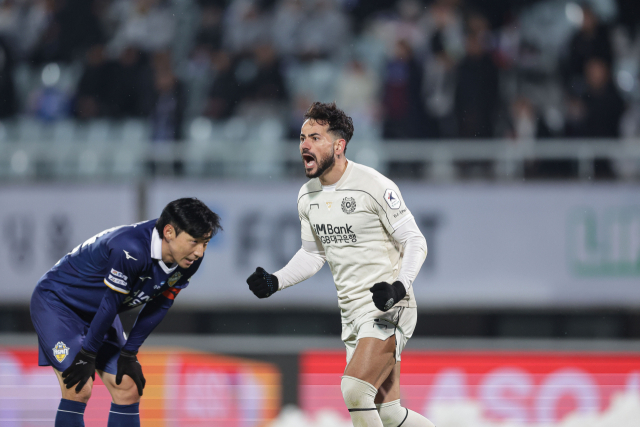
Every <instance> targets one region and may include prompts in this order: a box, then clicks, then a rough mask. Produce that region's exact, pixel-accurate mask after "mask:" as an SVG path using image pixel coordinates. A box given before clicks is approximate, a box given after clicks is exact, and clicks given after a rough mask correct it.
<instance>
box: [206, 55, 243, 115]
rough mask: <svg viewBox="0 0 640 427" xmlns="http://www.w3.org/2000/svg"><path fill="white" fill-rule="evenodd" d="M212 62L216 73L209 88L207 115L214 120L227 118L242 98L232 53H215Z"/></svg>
mask: <svg viewBox="0 0 640 427" xmlns="http://www.w3.org/2000/svg"><path fill="white" fill-rule="evenodd" d="M212 62H213V69H214V72H215V75H214V78H213V83H212V85H211V89H210V90H209V99H208V101H207V106H206V108H205V115H206V116H208V117H210V118H212V119H214V120H216V119H218V120H219V119H226V118H229V117H231V115H232V114H233V113H234V112H235V110H236V108H237V106H238V102H239V100H240V99H239V95H238V92H239V89H238V81H237V80H236V77H235V72H234V66H233V65H234V64H233V60H232V59H231V55H229V54H228V53H227V52H225V51H224V50H220V51H218V52H216V53H214V55H213V60H212Z"/></svg>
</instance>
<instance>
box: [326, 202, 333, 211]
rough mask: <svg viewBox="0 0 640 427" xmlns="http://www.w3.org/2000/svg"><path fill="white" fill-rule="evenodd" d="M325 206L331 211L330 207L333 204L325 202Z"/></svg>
mask: <svg viewBox="0 0 640 427" xmlns="http://www.w3.org/2000/svg"><path fill="white" fill-rule="evenodd" d="M325 203H326V204H327V209H329V210H331V206H332V205H333V202H325Z"/></svg>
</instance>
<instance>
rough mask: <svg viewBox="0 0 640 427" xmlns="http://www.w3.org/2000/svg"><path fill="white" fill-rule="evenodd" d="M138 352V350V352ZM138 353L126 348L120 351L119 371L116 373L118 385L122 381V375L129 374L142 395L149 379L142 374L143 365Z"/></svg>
mask: <svg viewBox="0 0 640 427" xmlns="http://www.w3.org/2000/svg"><path fill="white" fill-rule="evenodd" d="M136 353H137V352H136ZM136 353H132V352H129V351H126V350H122V351H120V357H119V358H118V373H117V374H116V385H120V384H121V383H122V377H123V376H124V375H128V376H129V377H131V379H132V380H133V382H134V383H135V384H136V387H137V388H138V395H140V396H142V390H143V389H144V386H145V384H146V383H147V380H146V379H145V378H144V375H143V374H142V366H141V365H140V362H138V357H137V356H136Z"/></svg>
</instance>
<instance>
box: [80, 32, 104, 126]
mask: <svg viewBox="0 0 640 427" xmlns="http://www.w3.org/2000/svg"><path fill="white" fill-rule="evenodd" d="M104 50H105V46H104V45H103V44H96V45H94V46H92V47H91V48H90V49H89V50H88V51H87V53H86V55H85V63H84V70H83V72H82V76H81V77H80V82H79V83H78V88H77V91H76V102H75V113H76V116H77V117H79V118H81V119H90V118H96V117H101V116H105V115H106V114H108V112H109V80H110V76H111V72H112V71H113V64H111V63H109V62H108V61H107V60H106V58H105V52H104Z"/></svg>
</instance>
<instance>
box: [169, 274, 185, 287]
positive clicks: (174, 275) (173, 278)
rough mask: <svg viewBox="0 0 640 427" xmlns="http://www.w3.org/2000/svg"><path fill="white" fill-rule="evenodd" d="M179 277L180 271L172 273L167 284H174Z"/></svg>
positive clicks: (180, 275)
mask: <svg viewBox="0 0 640 427" xmlns="http://www.w3.org/2000/svg"><path fill="white" fill-rule="evenodd" d="M181 277H182V273H180V272H176V273H174V274H173V276H171V277H169V286H173V285H175V284H176V282H177V281H178V280H180V278H181Z"/></svg>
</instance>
